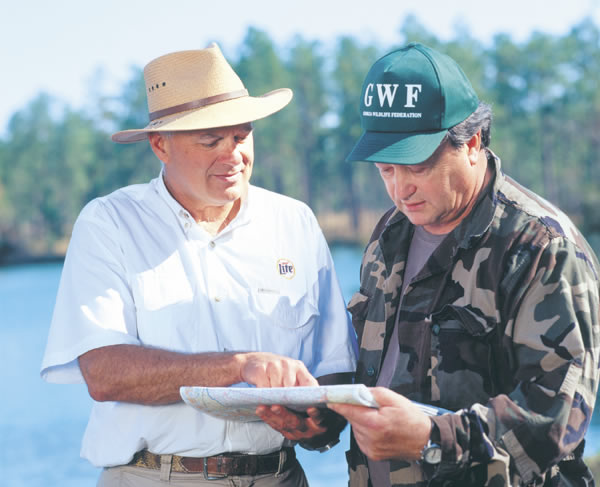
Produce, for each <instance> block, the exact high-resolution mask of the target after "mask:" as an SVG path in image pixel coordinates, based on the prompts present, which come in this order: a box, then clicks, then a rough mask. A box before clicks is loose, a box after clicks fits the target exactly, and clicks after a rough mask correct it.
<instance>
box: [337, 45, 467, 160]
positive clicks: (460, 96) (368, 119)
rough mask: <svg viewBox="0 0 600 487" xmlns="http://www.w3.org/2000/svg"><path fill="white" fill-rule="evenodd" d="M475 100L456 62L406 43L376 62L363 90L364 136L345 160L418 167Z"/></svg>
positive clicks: (464, 115) (360, 110) (361, 99)
mask: <svg viewBox="0 0 600 487" xmlns="http://www.w3.org/2000/svg"><path fill="white" fill-rule="evenodd" d="M478 105H479V100H478V98H477V95H476V94H475V92H474V91H473V87H472V86H471V83H470V82H469V80H468V79H467V77H466V76H465V74H464V73H463V72H462V70H461V69H460V66H458V64H456V62H455V61H454V60H453V59H452V58H450V57H448V56H446V55H445V54H442V53H440V52H437V51H435V50H434V49H431V48H429V47H427V46H424V45H423V44H418V43H411V44H408V45H407V46H405V47H403V48H402V49H398V50H396V51H392V52H390V53H388V54H386V55H385V56H383V57H382V58H380V59H378V60H377V61H376V62H375V63H374V64H373V66H371V69H370V70H369V72H368V73H367V76H366V78H365V81H364V83H363V86H362V91H361V97H360V102H359V114H360V122H361V127H362V129H363V134H362V136H361V138H360V139H359V141H358V142H357V143H356V145H355V146H354V149H353V150H352V152H351V153H350V155H349V156H348V157H347V158H346V160H347V161H369V162H385V163H391V164H419V163H421V162H423V161H425V160H426V159H427V158H428V157H429V156H430V155H431V154H432V153H433V152H434V151H435V149H436V148H437V147H438V145H439V144H440V142H441V141H442V139H443V138H444V136H445V135H446V133H447V132H448V129H449V128H451V127H453V126H454V125H456V124H458V123H460V122H462V121H463V120H465V119H466V118H467V117H468V116H469V115H470V114H471V113H473V112H474V111H475V110H476V109H477V106H478Z"/></svg>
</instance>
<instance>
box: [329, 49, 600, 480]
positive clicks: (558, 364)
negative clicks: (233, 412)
mask: <svg viewBox="0 0 600 487" xmlns="http://www.w3.org/2000/svg"><path fill="white" fill-rule="evenodd" d="M360 116H361V123H362V127H363V130H364V133H363V135H362V137H361V138H360V140H359V141H358V142H357V144H356V146H355V147H354V149H353V151H352V152H351V154H350V155H349V156H348V160H349V161H366V162H370V163H374V164H375V166H376V168H377V169H378V170H379V173H380V175H381V178H382V180H383V182H384V185H385V188H386V189H387V192H388V194H389V196H390V197H391V199H392V200H393V202H394V204H395V206H394V207H393V208H392V209H391V210H390V211H388V212H387V213H386V214H385V215H384V216H383V217H382V219H381V220H380V222H379V224H378V225H377V226H376V228H375V230H374V232H373V235H372V238H371V242H370V243H369V244H368V246H367V248H366V250H365V255H364V259H363V265H362V269H361V288H360V292H358V293H357V294H355V295H354V297H353V298H352V300H351V302H350V303H349V306H348V307H349V309H350V311H351V313H352V320H353V323H354V325H355V328H356V330H357V331H358V334H359V340H360V355H359V361H358V364H357V372H356V380H357V382H361V383H365V384H367V385H369V386H380V387H375V388H374V389H372V391H373V395H374V396H375V399H376V400H377V402H378V403H379V406H380V407H379V409H369V408H362V407H358V406H347V405H334V406H331V407H332V409H334V410H335V411H337V412H338V413H340V414H342V415H344V416H345V417H346V418H347V419H348V421H349V422H350V423H351V425H352V443H351V451H350V453H349V455H348V457H347V458H348V462H349V467H350V477H351V480H350V485H351V486H352V487H355V486H356V487H358V486H360V487H367V485H369V486H373V487H385V486H390V485H394V486H400V485H402V486H423V485H430V486H461V487H467V486H477V487H481V486H508V485H513V486H517V485H528V486H532V485H545V486H550V485H552V486H558V485H565V486H566V485H570V486H572V485H581V486H584V485H585V486H589V485H593V479H592V476H591V473H590V471H589V470H588V469H587V467H586V465H585V463H584V462H583V460H582V456H583V450H584V436H585V432H586V429H587V426H588V424H589V422H590V420H591V417H592V411H593V408H594V403H595V399H596V391H597V387H598V363H599V345H600V340H599V339H600V328H599V320H598V311H599V300H598V290H599V281H598V273H599V271H600V267H599V265H598V261H597V259H596V256H595V255H594V252H593V251H592V249H591V248H590V246H589V245H588V244H587V242H586V241H585V240H584V238H583V237H582V236H581V234H580V233H579V232H578V231H577V229H576V228H575V227H574V225H573V223H572V222H571V221H570V220H569V218H567V216H566V215H565V214H563V213H562V212H561V211H560V210H558V209H557V208H555V207H554V206H553V205H551V204H550V203H548V202H547V201H545V200H543V199H542V198H540V197H539V196H537V195H535V194H533V193H531V192H530V191H528V190H526V189H524V188H523V187H521V186H519V185H518V184H517V183H516V182H515V181H513V180H512V179H510V178H509V177H507V176H505V175H504V174H503V172H502V170H501V164H500V159H499V158H498V157H497V156H496V155H495V154H494V153H493V152H492V151H491V150H490V149H489V143H490V126H491V109H490V107H489V106H488V105H486V104H485V103H481V102H480V101H479V99H478V97H477V95H476V94H475V92H474V90H473V88H472V86H471V84H470V82H469V81H468V79H467V78H466V76H465V75H464V73H463V72H462V70H461V69H460V67H459V66H458V64H456V62H454V60H452V59H451V58H449V57H448V56H446V55H444V54H442V53H440V52H437V51H435V50H433V49H430V48H428V47H426V46H424V45H422V44H417V43H411V44H409V45H407V46H405V47H404V48H402V49H398V50H395V51H393V52H391V53H389V54H387V55H385V56H383V57H382V58H381V59H379V60H378V61H376V62H375V63H374V64H373V66H372V67H371V69H370V70H369V72H368V74H367V76H366V79H365V82H364V84H363V89H362V92H361V95H360ZM409 399H410V400H413V401H419V402H425V403H428V404H431V405H434V406H438V407H441V408H445V409H447V410H450V411H451V412H447V413H445V414H441V415H438V416H434V417H428V416H427V415H425V414H424V413H423V412H422V411H421V410H420V409H419V408H418V407H416V406H415V405H414V404H413V403H412V402H411V401H409Z"/></svg>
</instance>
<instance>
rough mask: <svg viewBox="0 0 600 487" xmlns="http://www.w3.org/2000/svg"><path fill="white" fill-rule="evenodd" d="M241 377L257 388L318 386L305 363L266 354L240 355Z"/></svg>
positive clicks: (250, 353)
mask: <svg viewBox="0 0 600 487" xmlns="http://www.w3.org/2000/svg"><path fill="white" fill-rule="evenodd" d="M239 357H240V360H241V366H240V377H241V379H242V381H243V382H247V383H248V384H254V385H255V386H256V387H293V386H318V385H319V383H318V382H317V379H315V378H314V377H313V376H312V375H311V373H310V372H309V371H308V369H307V368H306V366H305V365H304V363H302V362H301V361H300V360H294V359H291V358H288V357H283V356H281V355H275V354H273V353H266V352H249V353H244V354H240V356H239Z"/></svg>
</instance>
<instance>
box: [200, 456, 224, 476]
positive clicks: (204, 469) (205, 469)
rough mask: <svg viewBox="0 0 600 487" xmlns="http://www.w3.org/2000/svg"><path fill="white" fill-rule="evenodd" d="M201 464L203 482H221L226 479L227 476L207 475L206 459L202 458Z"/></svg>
mask: <svg viewBox="0 0 600 487" xmlns="http://www.w3.org/2000/svg"><path fill="white" fill-rule="evenodd" d="M203 463H204V468H203V469H202V473H203V474H204V480H221V479H224V478H226V477H227V474H226V473H224V474H221V475H219V476H216V477H215V476H211V475H208V462H207V457H204V458H203Z"/></svg>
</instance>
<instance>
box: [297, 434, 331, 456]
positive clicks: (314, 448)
mask: <svg viewBox="0 0 600 487" xmlns="http://www.w3.org/2000/svg"><path fill="white" fill-rule="evenodd" d="M339 442H340V439H339V437H336V438H334V439H332V440H331V441H329V442H328V443H326V444H324V445H319V446H316V445H313V444H312V442H309V441H300V442H298V444H299V445H300V446H301V447H302V448H304V449H305V450H309V451H318V452H319V453H325V452H326V451H329V450H331V449H332V448H333V447H334V446H335V445H337V444H338V443H339Z"/></svg>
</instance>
